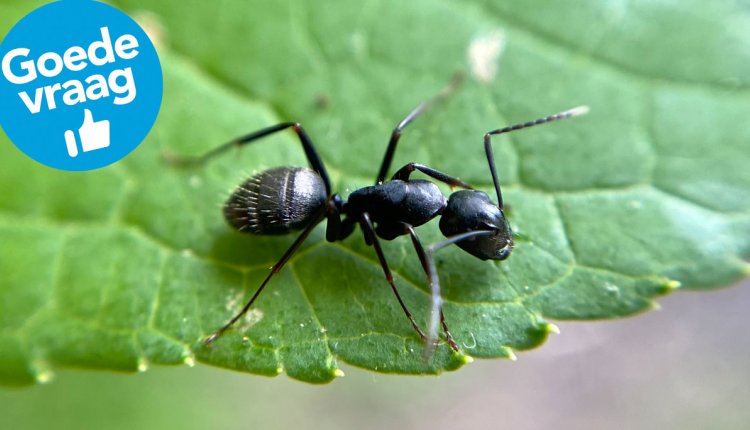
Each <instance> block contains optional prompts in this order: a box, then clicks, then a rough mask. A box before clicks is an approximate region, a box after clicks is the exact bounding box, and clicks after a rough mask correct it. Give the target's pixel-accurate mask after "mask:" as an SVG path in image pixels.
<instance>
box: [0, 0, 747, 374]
mask: <svg viewBox="0 0 750 430" xmlns="http://www.w3.org/2000/svg"><path fill="white" fill-rule="evenodd" d="M117 5H118V6H120V7H121V8H123V9H124V10H126V11H128V12H130V13H132V14H133V15H134V16H136V17H137V18H139V19H140V20H141V21H142V22H143V23H144V25H146V26H147V27H148V29H149V31H151V33H152V35H153V37H154V39H155V41H156V42H157V44H158V45H159V46H160V55H161V59H162V66H163V69H164V77H165V93H164V103H163V106H162V110H161V113H160V116H159V119H158V120H157V123H156V126H155V127H154V130H153V131H152V133H151V134H150V135H149V137H148V138H147V140H146V141H145V142H144V143H143V144H142V145H141V146H140V147H139V149H137V150H136V151H135V152H134V153H133V154H131V155H130V156H129V157H127V158H126V159H125V160H123V161H122V162H120V163H118V164H116V165H114V166H110V167H108V168H105V169H102V170H100V171H96V172H85V173H72V172H58V171H53V170H51V169H48V168H45V167H42V166H40V165H37V164H35V163H34V162H32V161H30V160H29V159H27V158H26V157H25V156H24V155H23V154H21V153H20V152H19V151H18V150H17V149H16V148H14V147H13V146H12V145H11V143H10V142H9V141H8V139H7V138H6V137H5V136H4V135H3V136H2V137H1V138H0V190H2V197H1V198H0V351H2V352H3V353H2V354H1V355H0V383H3V384H28V383H32V382H33V381H45V380H47V379H49V377H50V375H51V372H52V370H53V369H54V368H55V367H83V368H97V369H116V370H123V371H135V370H144V369H146V368H147V367H148V366H149V365H151V364H178V363H192V362H193V361H200V362H203V363H208V364H211V365H216V366H222V367H227V368H232V369H237V370H242V371H246V372H251V373H257V374H262V375H276V374H278V373H279V372H282V371H284V372H286V373H287V374H288V375H290V376H291V377H293V378H297V379H300V380H304V381H309V382H327V381H330V380H331V379H333V378H334V376H335V375H337V374H339V372H338V371H337V368H338V363H339V362H346V363H350V364H352V365H355V366H359V367H363V368H367V369H372V370H377V371H381V372H394V373H437V372H440V371H442V370H452V369H456V368H458V367H460V366H461V365H462V364H463V363H464V362H465V361H466V358H465V357H463V356H460V355H455V354H451V353H450V350H449V349H448V348H447V346H445V345H444V344H443V345H441V346H440V347H439V348H438V350H437V353H436V355H435V357H434V358H433V359H432V360H431V361H429V362H425V361H423V360H422V358H421V354H422V344H421V343H420V341H419V339H418V337H417V336H416V334H415V333H414V332H413V330H412V329H411V327H410V325H409V324H408V321H407V320H406V318H405V317H404V316H403V313H402V311H401V309H400V307H399V305H398V303H397V302H396V300H395V299H394V297H393V294H392V293H391V292H390V291H389V287H388V285H387V283H386V282H385V279H384V278H383V275H382V271H381V269H380V267H379V265H378V263H377V259H376V258H375V255H374V252H373V250H372V249H371V248H369V247H367V246H365V245H364V243H363V241H362V237H361V234H360V233H358V232H357V233H356V234H354V235H352V237H350V238H349V239H347V240H346V241H344V242H342V243H336V244H328V243H326V242H325V240H324V228H323V227H322V226H321V227H318V228H317V229H316V230H315V231H314V232H313V234H312V235H311V237H310V239H309V240H308V241H307V243H306V244H305V245H304V246H303V248H302V249H301V251H300V252H299V253H298V254H297V255H295V257H294V258H293V259H292V260H291V261H290V263H289V264H288V265H287V266H286V267H285V268H284V270H282V271H281V272H280V273H279V274H278V276H277V277H276V278H274V280H273V281H272V283H271V284H270V285H269V286H268V288H267V290H266V291H265V292H264V294H263V296H261V298H260V299H259V301H258V302H257V306H255V309H254V310H253V311H251V313H250V314H249V316H248V318H245V319H243V320H242V321H241V323H240V324H239V325H238V326H237V327H236V328H235V329H234V330H232V331H231V332H229V333H228V334H227V335H226V336H225V337H224V338H222V339H220V340H219V341H217V342H216V344H215V345H214V347H212V348H205V347H203V346H202V345H201V339H202V338H203V337H204V336H206V335H207V334H209V333H211V332H212V331H213V330H215V329H216V328H218V327H219V326H221V325H222V324H223V323H224V322H226V321H227V319H228V318H230V317H231V316H232V315H233V314H234V313H235V312H236V311H237V310H238V309H239V308H240V307H241V306H242V304H243V303H244V302H245V300H246V299H247V298H248V296H249V294H251V293H252V291H254V289H255V288H256V286H257V285H259V283H260V281H261V280H262V279H263V277H265V276H266V274H267V272H268V270H269V267H270V266H271V265H273V264H274V262H275V261H276V260H277V259H278V258H279V257H280V256H281V254H283V252H284V250H285V249H286V248H287V247H288V246H289V245H290V243H291V241H292V240H293V239H294V238H293V237H254V236H251V235H243V234H239V233H236V232H233V231H231V230H230V229H229V227H227V226H226V225H225V223H224V221H223V219H222V216H221V211H220V206H221V204H222V202H223V201H224V200H225V198H226V197H227V195H228V192H229V191H230V190H231V189H232V188H233V187H234V186H236V185H237V184H239V183H240V182H241V181H242V180H243V179H244V178H246V177H248V175H250V174H251V173H252V172H258V171H260V170H262V169H265V168H269V167H272V166H278V165H304V164H305V158H304V155H303V153H302V151H301V150H300V148H299V143H298V142H297V141H295V138H294V136H293V135H291V133H287V134H283V135H279V136H274V137H270V138H268V139H266V141H264V142H263V143H259V144H257V145H252V146H251V147H248V148H245V149H243V150H242V151H241V152H230V153H229V154H227V155H226V156H224V157H222V158H220V159H217V160H215V161H214V162H212V163H210V165H208V166H206V167H205V168H203V169H198V170H181V169H176V168H174V167H171V166H169V165H168V164H166V163H165V162H164V161H163V159H162V157H161V155H160V154H161V152H162V151H163V150H165V149H169V150H172V151H174V152H178V153H182V154H200V153H202V152H204V151H206V150H208V149H210V148H213V147H215V146H216V145H218V144H220V143H221V142H224V141H226V140H228V139H229V138H232V137H234V136H237V135H240V134H242V133H246V132H249V131H252V130H255V129H258V128H260V127H263V126H267V125H270V124H274V123H277V122H280V121H285V120H296V121H300V122H301V123H302V124H303V125H304V126H305V128H306V129H307V131H308V132H309V134H310V135H311V136H312V137H313V139H314V140H315V142H316V145H317V148H318V149H319V151H320V152H321V155H322V157H323V159H324V160H325V162H326V164H327V166H328V168H329V170H330V173H331V176H332V180H333V182H334V184H335V188H336V189H337V190H341V192H342V194H343V195H344V196H346V195H347V194H348V193H349V192H350V191H351V190H353V189H356V188H358V187H362V186H365V185H368V184H370V183H372V181H373V180H374V177H375V174H376V170H377V166H378V163H379V160H380V158H381V157H382V155H383V151H384V149H385V145H386V143H387V139H388V136H389V134H390V131H391V130H392V128H393V127H394V126H395V125H396V123H397V122H398V121H399V120H400V119H402V118H403V116H404V115H405V114H406V113H408V112H409V111H410V110H411V109H412V108H413V107H414V106H416V105H417V104H418V103H420V102H421V101H424V100H425V99H427V98H428V97H430V96H431V95H433V94H435V93H436V92H437V91H439V89H440V88H442V87H443V86H444V85H445V84H446V83H447V81H448V80H449V79H450V76H451V75H452V74H453V73H454V72H456V71H457V70H467V72H468V73H469V74H470V75H471V74H472V71H474V72H476V71H477V70H478V68H481V66H483V64H484V63H482V62H483V61H490V64H495V65H496V67H497V70H496V75H494V76H493V75H492V73H491V70H490V71H489V72H487V71H485V72H482V73H480V76H483V77H484V79H485V80H489V82H484V81H482V80H481V79H477V78H475V79H469V82H466V83H465V84H464V85H463V86H462V87H461V88H460V89H459V90H458V91H457V93H456V94H455V95H454V96H453V97H452V98H451V99H450V100H449V101H448V102H446V103H445V104H442V105H440V106H437V107H435V108H434V109H433V110H432V111H430V112H429V113H428V114H427V115H425V116H424V117H420V118H419V119H418V120H417V121H416V122H415V123H414V124H413V125H412V126H410V127H409V128H408V129H407V130H406V131H405V133H404V137H403V139H402V144H401V146H400V147H399V150H398V152H397V154H396V160H395V163H394V166H395V167H398V166H400V165H403V164H405V163H406V162H409V161H417V162H421V163H423V164H427V165H430V166H432V167H434V168H437V169H439V170H442V171H445V172H448V173H450V174H454V175H457V176H460V177H461V178H462V179H464V180H466V181H468V182H470V183H472V184H474V185H476V186H478V187H480V188H482V189H484V190H486V191H490V190H491V180H490V177H489V172H488V171H487V167H486V161H485V159H484V155H483V149H482V135H483V134H484V133H485V132H486V131H487V130H490V129H493V128H497V127H501V126H505V125H508V124H511V123H516V122H520V121H525V120H529V119H533V118H536V117H539V116H542V115H545V114H550V113H554V112H556V111H560V110H563V109H566V108H569V107H572V106H576V105H580V104H587V105H589V106H590V107H591V113H590V114H589V115H588V116H586V117H583V118H576V119H574V120H570V121H566V122H563V123H559V124H554V125H547V126H544V127H540V128H536V129H534V130H528V131H524V132H519V133H516V134H512V135H510V136H505V137H500V138H498V139H497V141H496V143H495V147H496V158H497V162H498V168H499V173H500V176H501V180H502V183H503V191H504V195H505V199H506V201H507V202H508V203H509V204H510V205H511V206H512V210H511V213H510V217H511V220H512V225H513V227H514V230H516V231H518V232H520V233H521V234H522V235H523V237H524V238H525V240H523V241H519V244H518V246H517V248H516V250H515V251H514V253H513V255H512V257H511V258H510V259H509V260H507V261H505V262H502V263H497V262H482V261H479V260H477V259H475V258H473V257H471V256H469V255H468V254H466V253H464V252H463V251H461V250H460V249H458V248H455V247H451V248H449V249H446V250H444V251H441V252H440V253H438V254H437V265H438V270H439V272H440V276H441V282H442V286H443V294H444V298H445V300H446V304H445V313H446V317H447V320H448V322H449V324H450V326H451V329H452V332H453V334H454V336H455V338H456V339H457V341H458V342H459V344H461V345H462V346H463V351H464V353H465V354H467V355H470V356H473V357H480V358H494V357H513V351H514V350H526V349H530V348H533V347H536V346H538V345H539V344H541V343H542V342H543V341H544V339H545V338H546V336H547V335H548V333H549V332H550V331H553V330H554V326H553V325H551V324H549V323H548V322H547V321H546V320H547V319H600V318H613V317H620V316H626V315H631V314H634V313H637V312H641V311H644V310H647V309H650V308H651V307H653V306H654V302H653V300H654V298H655V297H657V296H660V295H662V294H665V293H667V292H669V291H671V290H672V289H674V288H675V287H676V286H677V285H678V283H681V284H682V285H683V286H684V287H685V288H690V289H707V288H712V287H718V286H722V285H726V284H728V283H731V282H733V281H735V280H737V279H739V278H740V277H742V276H744V275H747V274H748V264H747V263H746V262H745V261H744V259H747V258H748V257H749V256H750V240H749V238H750V170H748V169H747V166H748V165H750V123H748V121H747V120H746V119H747V118H748V117H750V73H748V72H750V49H748V47H750V37H749V36H748V33H747V31H745V29H746V28H747V27H746V26H747V24H748V22H750V9H749V8H748V7H747V6H743V5H742V4H741V3H738V2H732V1H729V0H726V1H716V2H711V3H710V4H706V3H705V2H697V1H690V2H688V4H686V3H685V2H679V3H678V2H676V1H671V2H669V1H663V2H658V3H654V2H651V1H648V0H638V1H631V2H628V3H627V5H624V4H622V3H619V2H601V1H598V0H597V1H595V0H589V1H581V2H576V3H575V4H569V3H561V2H554V1H542V0H537V1H533V2H530V3H529V2H527V3H525V4H524V5H523V7H520V6H519V5H517V4H514V3H513V2H490V1H487V2H482V1H479V0H477V1H469V0H466V1H462V2H440V1H428V0H415V1H412V2H397V1H395V0H392V1H386V0H377V1H371V2H366V3H361V2H351V3H341V2H314V3H313V2H302V1H291V0H290V1H279V2H270V3H269V2H251V3H249V4H248V3H247V2H239V1H236V2H222V3H220V4H216V3H214V2H198V1H190V2H187V3H186V2H185V1H177V0H160V1H157V2H148V3H141V2H138V1H135V0H132V1H131V0H123V1H119V2H117ZM33 7H34V5H32V4H29V3H28V2H23V3H21V4H16V5H8V4H5V5H2V6H0V11H2V13H0V24H2V29H3V30H7V29H9V28H10V26H11V25H12V24H13V23H14V22H15V21H16V20H17V19H19V18H20V17H21V16H23V15H24V14H25V13H27V12H28V11H30V10H31V9H33ZM477 41H479V43H480V45H479V47H480V48H481V47H482V46H484V51H482V50H481V49H480V50H479V51H478V52H479V54H480V55H479V57H478V59H477V57H476V56H475V57H471V56H470V55H469V50H470V48H469V47H470V46H471V44H472V42H474V43H477ZM482 44H484V45H482ZM474 46H476V45H474ZM493 48H497V49H499V53H498V57H497V59H496V60H495V61H493V60H492V50H493ZM467 58H468V59H469V60H467ZM467 61H468V63H467ZM482 70H484V69H482ZM488 73H489V74H488ZM445 191H446V192H448V190H447V189H446V190H445ZM418 232H419V234H420V236H421V237H422V239H423V241H424V242H425V243H433V242H436V241H438V240H440V237H441V236H440V234H439V231H438V229H437V226H436V222H433V223H430V224H428V225H425V226H423V227H421V228H419V229H418ZM384 247H385V251H386V255H387V256H388V260H389V262H390V264H391V266H392V268H393V270H394V272H395V276H396V283H397V285H398V286H399V288H400V290H401V293H402V295H403V297H404V300H405V301H406V303H407V304H408V306H409V307H410V308H411V310H412V311H413V313H414V314H415V316H416V319H417V321H419V323H420V324H422V325H424V324H425V322H426V320H427V312H428V300H429V295H428V292H427V287H426V280H425V277H424V274H423V272H422V269H421V266H420V264H419V261H418V260H417V257H416V255H415V254H414V252H413V249H412V247H411V244H410V242H409V241H408V239H406V238H403V237H402V238H399V239H397V240H395V241H392V242H388V243H385V244H384ZM612 341H613V342H616V340H614V339H613V340H612Z"/></svg>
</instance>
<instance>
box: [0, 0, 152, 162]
mask: <svg viewBox="0 0 750 430" xmlns="http://www.w3.org/2000/svg"><path fill="white" fill-rule="evenodd" d="M0 61H1V65H2V69H1V73H0V125H2V127H3V130H5V133H7V135H8V137H10V140H11V141H12V142H13V143H14V144H15V145H16V146H17V147H18V148H19V149H20V150H21V151H23V152H24V153H25V154H26V155H28V156H29V157H31V158H33V159H34V160H36V161H38V162H40V163H42V164H45V165H47V166H50V167H54V168H57V169H62V170H91V169H98V168H100V167H104V166H107V165H109V164H112V163H114V162H116V161H118V160H120V159H121V158H123V157H125V156H126V155H128V154H129V153H130V152H131V151H132V150H133V149H135V147H136V146H138V144H140V143H141V141H142V140H143V139H144V138H145V137H146V135H147V134H148V132H149V130H151V127H152V126H153V124H154V121H156V115H157V114H158V113H159V107H160V106H161V98H162V90H163V86H162V85H163V84H162V73H161V65H160V64H159V58H158V56H157V55H156V49H154V45H153V44H152V43H151V41H150V40H149V38H148V36H147V35H146V33H145V32H144V31H143V29H141V27H140V26H138V24H136V22H135V21H133V20H132V19H131V18H130V17H128V16H127V15H125V14H124V13H123V12H121V11H119V10H117V9H116V8H114V7H112V6H108V5H105V4H103V3H99V2H97V1H90V0H62V1H58V2H55V3H50V4H48V5H45V6H42V7H40V8H39V9H36V10H34V11H33V12H31V13H30V14H28V15H26V16H25V17H24V18H23V19H22V20H21V21H19V22H18V23H17V24H16V25H15V26H14V27H13V28H12V29H11V31H10V33H8V35H7V36H5V39H4V40H3V41H2V43H1V44H0Z"/></svg>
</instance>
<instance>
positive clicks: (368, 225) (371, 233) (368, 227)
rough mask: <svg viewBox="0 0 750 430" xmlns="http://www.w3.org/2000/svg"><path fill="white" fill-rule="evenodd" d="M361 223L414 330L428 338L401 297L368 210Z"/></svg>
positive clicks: (421, 336)
mask: <svg viewBox="0 0 750 430" xmlns="http://www.w3.org/2000/svg"><path fill="white" fill-rule="evenodd" d="M360 224H361V225H362V231H363V232H364V234H365V238H366V239H368V240H367V242H368V245H369V244H370V243H372V245H373V246H374V247H375V253H376V254H377V255H378V260H380V266H381V267H382V268H383V273H384V274H385V279H386V281H388V284H390V286H391V289H392V290H393V294H395V295H396V298H397V299H398V303H399V304H400V305H401V309H403V310H404V314H406V318H409V322H411V326H412V327H414V330H416V332H417V334H419V337H420V338H421V339H422V340H423V341H424V340H425V339H427V338H426V337H425V335H424V332H423V331H422V329H420V328H419V325H417V322H416V321H414V317H413V316H412V314H411V312H409V309H408V308H407V307H406V304H405V303H404V301H403V300H402V299H401V295H400V294H399V293H398V290H397V289H396V284H395V283H394V282H393V275H392V274H391V269H390V268H389V267H388V262H387V261H386V260H385V255H384V254H383V249H382V248H381V247H380V242H379V241H378V238H377V236H376V235H375V228H374V227H373V226H372V221H371V220H370V216H369V215H368V214H367V212H365V213H363V214H362V218H361V220H360Z"/></svg>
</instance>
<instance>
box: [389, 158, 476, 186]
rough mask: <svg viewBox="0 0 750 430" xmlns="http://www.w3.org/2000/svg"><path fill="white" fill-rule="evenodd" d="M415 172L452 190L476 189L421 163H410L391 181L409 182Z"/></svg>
mask: <svg viewBox="0 0 750 430" xmlns="http://www.w3.org/2000/svg"><path fill="white" fill-rule="evenodd" d="M415 170H419V171H420V172H422V173H424V174H425V175H427V176H429V177H431V178H433V179H435V180H437V181H440V182H443V183H445V184H447V185H448V186H449V187H451V188H456V187H459V188H465V189H467V190H473V189H474V187H472V186H471V185H469V184H467V183H466V182H464V181H462V180H460V179H458V178H455V177H453V176H449V175H446V174H445V173H443V172H440V171H438V170H435V169H433V168H432V167H427V166H425V165H424V164H419V163H409V164H407V165H405V166H404V167H402V168H400V169H398V171H397V172H396V174H395V175H393V178H391V180H395V179H399V180H402V181H408V180H409V176H410V175H411V174H412V173H413V172H414V171H415Z"/></svg>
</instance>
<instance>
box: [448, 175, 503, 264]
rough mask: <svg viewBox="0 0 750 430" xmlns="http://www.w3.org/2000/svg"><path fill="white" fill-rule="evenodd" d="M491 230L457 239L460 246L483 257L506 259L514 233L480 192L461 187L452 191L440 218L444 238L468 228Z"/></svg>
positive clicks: (484, 194) (501, 211)
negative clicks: (461, 188) (479, 234)
mask: <svg viewBox="0 0 750 430" xmlns="http://www.w3.org/2000/svg"><path fill="white" fill-rule="evenodd" d="M482 230H483V231H488V232H491V233H489V234H487V235H483V236H475V237H470V238H467V239H464V240H461V241H459V242H456V245H458V246H459V247H460V248H461V249H463V250H464V251H466V252H468V253H469V254H471V255H473V256H475V257H477V258H479V259H482V260H505V259H506V258H508V256H509V255H510V252H511V251H512V250H513V232H512V231H511V229H510V224H509V223H508V220H507V219H506V218H505V214H504V213H503V210H502V209H500V207H499V206H498V205H496V204H494V203H492V202H491V201H490V198H489V196H487V194H486V193H483V192H482V191H476V190H461V191H456V192H455V193H453V194H451V195H450V197H449V198H448V205H447V206H446V207H445V210H443V214H442V217H441V218H440V231H441V232H443V234H444V235H445V236H446V237H451V236H455V235H458V234H461V233H467V232H470V231H482Z"/></svg>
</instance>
